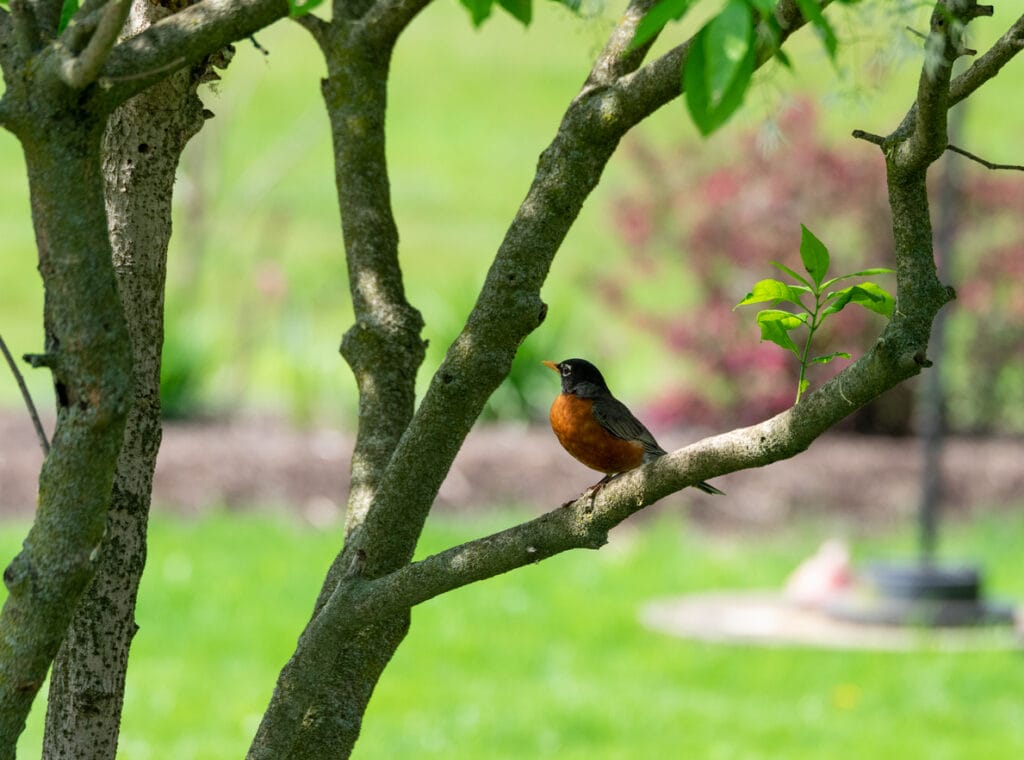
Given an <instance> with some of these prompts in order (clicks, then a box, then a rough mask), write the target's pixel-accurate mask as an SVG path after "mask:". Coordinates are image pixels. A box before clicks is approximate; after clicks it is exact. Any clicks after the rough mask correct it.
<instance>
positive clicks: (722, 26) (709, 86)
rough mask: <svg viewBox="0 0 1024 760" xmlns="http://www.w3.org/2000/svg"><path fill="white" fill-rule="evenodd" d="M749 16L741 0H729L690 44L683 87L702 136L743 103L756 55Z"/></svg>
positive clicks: (714, 128) (691, 113) (707, 133)
mask: <svg viewBox="0 0 1024 760" xmlns="http://www.w3.org/2000/svg"><path fill="white" fill-rule="evenodd" d="M752 19H753V17H752V14H751V11H750V7H749V6H747V4H746V3H745V2H743V0H730V2H729V3H728V4H727V5H726V7H725V9H724V10H723V11H722V12H721V13H720V14H719V15H717V16H715V18H713V19H711V21H709V22H708V23H707V24H705V25H704V27H703V28H702V29H701V30H700V31H699V32H697V34H695V35H694V37H693V41H692V43H691V44H690V51H689V54H688V55H687V57H686V64H685V66H684V67H683V89H684V90H685V91H686V107H687V109H688V110H689V112H690V116H691V118H692V119H693V123H694V124H696V125H697V129H698V130H700V133H701V134H702V135H704V136H705V137H707V136H708V135H710V134H711V133H712V132H714V131H715V130H716V129H718V128H719V127H720V126H722V125H723V124H724V123H725V122H726V121H728V120H729V117H730V116H732V115H733V114H734V113H735V112H736V111H737V110H738V109H739V107H740V106H741V105H742V104H743V97H744V95H745V94H746V92H747V88H748V87H749V85H750V78H751V77H752V76H753V73H754V62H755V57H756V55H755V52H756V51H755V48H756V46H755V45H754V25H753V20H752Z"/></svg>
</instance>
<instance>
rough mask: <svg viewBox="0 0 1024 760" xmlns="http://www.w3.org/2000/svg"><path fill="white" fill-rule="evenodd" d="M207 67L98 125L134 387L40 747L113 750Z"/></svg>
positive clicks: (104, 753) (148, 93) (56, 753)
mask: <svg viewBox="0 0 1024 760" xmlns="http://www.w3.org/2000/svg"><path fill="white" fill-rule="evenodd" d="M168 15H170V12H169V11H167V10H165V9H163V8H161V7H160V6H157V5H153V4H151V3H149V2H136V3H135V4H134V5H133V7H132V11H131V13H130V14H129V18H128V22H127V24H126V26H125V29H124V30H123V34H124V36H125V37H131V36H134V35H136V34H139V33H140V32H142V31H143V30H144V29H146V28H148V27H149V26H151V25H152V24H153V23H155V22H156V21H158V20H159V19H161V18H164V17H166V16H168ZM208 71H209V65H208V63H207V61H205V60H204V61H201V62H200V63H199V64H197V65H196V66H193V67H190V68H188V69H183V70H181V71H177V72H175V73H173V74H171V75H170V76H169V77H167V78H166V79H165V80H163V81H161V82H158V83H157V84H155V85H153V86H152V87H150V88H149V89H147V90H145V91H143V92H141V93H139V94H138V95H136V96H135V97H133V98H132V99H130V100H129V101H128V102H127V103H125V104H124V105H123V106H121V107H120V108H118V109H117V110H116V111H115V112H114V113H113V114H112V115H111V117H110V119H109V121H108V124H107V129H106V132H105V134H104V139H103V174H104V189H105V195H106V211H107V226H108V228H109V231H110V240H111V244H112V247H113V261H114V271H115V274H116V276H117V282H118V289H119V293H120V296H121V303H122V305H123V307H124V311H125V318H126V320H127V324H128V333H129V337H130V340H131V348H132V381H133V382H132V388H133V393H132V400H131V408H130V410H129V412H128V418H127V422H126V426H125V433H124V443H123V445H122V447H121V451H120V454H119V455H118V459H117V467H116V470H115V474H114V484H113V491H112V495H111V500H110V506H109V509H108V511H107V526H106V533H105V534H104V537H103V544H102V548H101V550H100V554H99V558H98V561H97V566H96V574H95V575H94V576H93V579H92V582H91V583H90V584H89V586H88V587H87V588H86V590H85V593H84V594H83V595H82V599H81V600H80V601H79V604H78V607H77V609H76V610H75V615H74V618H73V619H72V621H71V625H70V627H69V628H68V631H67V635H66V637H65V639H64V642H63V644H62V645H61V648H60V650H59V652H58V653H57V657H56V659H55V660H54V664H53V670H52V673H51V679H50V691H49V697H48V700H47V712H46V730H45V735H44V742H43V756H44V757H52V758H65V757H74V758H79V759H80V760H89V759H90V758H95V759H96V760H100V759H101V758H113V757H114V756H115V754H116V751H117V741H118V735H119V731H120V724H121V708H122V705H123V702H124V684H125V672H126V669H127V666H128V652H129V648H130V647H131V642H132V639H133V637H134V635H135V633H136V631H137V630H138V626H137V625H136V622H135V601H136V596H137V593H138V587H139V581H140V579H141V577H142V570H143V568H144V566H145V562H146V528H147V524H148V518H149V505H150V494H151V491H152V485H153V472H154V470H155V468H156V457H157V452H158V451H159V448H160V437H161V432H162V428H161V420H160V355H161V347H162V345H163V331H164V315H163V302H164V282H165V279H166V272H167V247H168V243H169V241H170V236H171V197H172V188H173V185H174V179H175V172H176V170H177V166H178V162H179V159H180V157H181V153H182V151H183V150H184V148H185V144H186V143H187V142H188V140H189V139H190V138H191V137H192V136H194V135H195V134H196V133H197V132H198V131H199V130H200V128H201V127H202V125H203V122H204V121H205V118H204V112H203V103H202V102H201V101H200V99H199V97H198V95H197V94H196V89H197V87H198V85H199V84H200V82H201V81H203V80H204V79H205V78H207V77H208V76H210V74H208ZM212 76H216V75H212Z"/></svg>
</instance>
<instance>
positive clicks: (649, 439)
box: [592, 396, 665, 456]
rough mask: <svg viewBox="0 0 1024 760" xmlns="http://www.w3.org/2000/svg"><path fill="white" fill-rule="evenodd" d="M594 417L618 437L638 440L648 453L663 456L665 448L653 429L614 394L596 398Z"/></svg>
mask: <svg viewBox="0 0 1024 760" xmlns="http://www.w3.org/2000/svg"><path fill="white" fill-rule="evenodd" d="M592 413H593V415H594V419H595V420H597V422H598V423H599V424H600V425H601V427H603V428H604V429H605V430H607V431H608V432H609V433H611V434H612V435H614V436H615V437H616V438H621V439H622V440H624V441H636V442H637V443H639V444H640V445H642V446H643V447H644V451H646V452H647V453H648V454H654V455H655V456H661V455H663V454H665V449H663V448H661V446H659V445H658V442H657V441H656V440H654V436H653V435H651V431H650V430H648V429H647V428H645V427H644V424H643V423H642V422H640V420H638V419H637V418H636V417H634V416H633V413H632V412H631V411H629V409H627V408H626V405H625V404H623V403H622V402H621V401H619V400H618V399H617V398H614V397H613V396H602V397H600V398H596V399H594V406H593V412H592Z"/></svg>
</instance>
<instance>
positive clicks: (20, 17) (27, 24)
mask: <svg viewBox="0 0 1024 760" xmlns="http://www.w3.org/2000/svg"><path fill="white" fill-rule="evenodd" d="M4 15H7V14H6V13H5V14H4ZM10 19H11V25H12V28H13V30H14V38H15V40H16V41H17V44H18V49H19V51H20V52H21V54H22V55H23V56H29V55H31V54H32V53H34V52H35V51H36V50H38V49H39V47H40V45H41V44H42V40H41V39H40V36H39V25H38V23H37V22H36V14H35V9H34V8H33V7H32V5H31V4H30V3H29V2H28V0H11V13H10Z"/></svg>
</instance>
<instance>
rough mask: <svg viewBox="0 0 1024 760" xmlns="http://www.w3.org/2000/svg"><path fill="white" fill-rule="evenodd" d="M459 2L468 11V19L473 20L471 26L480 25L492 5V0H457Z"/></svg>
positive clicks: (488, 14) (489, 12)
mask: <svg viewBox="0 0 1024 760" xmlns="http://www.w3.org/2000/svg"><path fill="white" fill-rule="evenodd" d="M459 2H461V3H462V5H463V6H464V7H465V8H466V10H468V11H469V19H470V21H472V22H473V26H480V25H481V24H482V23H484V21H486V20H487V17H488V16H490V15H491V7H492V6H493V5H494V0H459Z"/></svg>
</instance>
